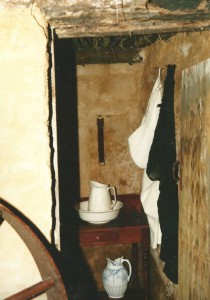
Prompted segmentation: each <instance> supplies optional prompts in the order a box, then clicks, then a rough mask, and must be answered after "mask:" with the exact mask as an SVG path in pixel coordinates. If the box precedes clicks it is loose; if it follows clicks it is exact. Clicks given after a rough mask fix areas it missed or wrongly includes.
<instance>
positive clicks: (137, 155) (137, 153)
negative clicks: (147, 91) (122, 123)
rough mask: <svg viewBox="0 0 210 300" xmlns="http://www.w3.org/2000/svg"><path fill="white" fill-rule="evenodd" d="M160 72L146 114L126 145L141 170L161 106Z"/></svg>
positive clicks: (146, 158)
mask: <svg viewBox="0 0 210 300" xmlns="http://www.w3.org/2000/svg"><path fill="white" fill-rule="evenodd" d="M160 70H161V69H159V73H158V77H157V79H156V81H155V84H154V87H153V89H152V93H151V95H150V98H149V102H148V105H147V110H146V113H145V115H144V117H143V119H142V122H141V125H140V126H139V128H137V129H136V130H135V131H134V132H133V133H132V134H131V135H130V136H129V138H128V145H129V150H130V154H131V157H132V159H133V161H134V163H135V164H136V165H137V166H138V167H139V168H141V169H146V167H147V161H148V158H149V151H150V148H151V145H152V141H153V138H154V132H155V128H156V125H157V121H158V117H159V113H160V108H159V107H158V104H161V99H162V93H163V86H162V84H161V80H160Z"/></svg>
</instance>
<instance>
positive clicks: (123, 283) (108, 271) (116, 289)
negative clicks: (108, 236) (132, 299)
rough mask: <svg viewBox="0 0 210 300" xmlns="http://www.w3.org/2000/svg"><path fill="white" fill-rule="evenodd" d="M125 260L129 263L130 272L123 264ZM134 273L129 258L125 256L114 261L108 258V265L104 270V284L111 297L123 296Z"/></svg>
mask: <svg viewBox="0 0 210 300" xmlns="http://www.w3.org/2000/svg"><path fill="white" fill-rule="evenodd" d="M123 262H127V263H128V267H129V272H128V271H127V269H126V268H125V267H124V266H123ZM131 273H132V267H131V264H130V262H129V260H128V259H123V256H122V257H120V258H117V259H115V260H114V261H112V260H111V259H109V258H107V266H106V268H105V269H104V271H103V277H102V279H103V285H104V288H105V291H106V292H107V294H108V296H109V297H110V298H115V299H116V298H122V297H123V296H124V294H125V291H126V289H127V285H128V282H129V280H130V277H131Z"/></svg>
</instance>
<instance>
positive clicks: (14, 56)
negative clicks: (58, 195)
mask: <svg viewBox="0 0 210 300" xmlns="http://www.w3.org/2000/svg"><path fill="white" fill-rule="evenodd" d="M44 26H45V23H44V22H43V20H42V19H41V17H40V16H39V14H38V12H36V18H34V17H33V16H32V11H31V9H26V8H14V7H13V8H11V9H9V8H8V9H6V8H1V10H0V28H1V30H0V114H1V118H0V148H1V155H0V170H1V171H0V191H1V192H0V196H1V197H2V198H4V199H5V200H7V201H8V202H10V203H11V204H12V205H14V206H15V207H16V208H18V209H19V210H20V211H21V212H23V213H24V214H25V215H26V216H27V217H28V218H29V219H30V220H31V221H32V222H34V223H35V225H36V226H37V227H38V228H39V229H40V230H41V231H42V233H44V235H45V236H46V237H47V239H50V229H51V205H52V203H51V201H52V200H51V171H50V149H49V136H48V92H47V78H46V74H47V68H48V59H47V52H46V43H47V37H46V35H45V32H44V30H43V28H44ZM0 244H1V251H0V269H1V272H0V299H3V298H4V297H6V296H9V295H10V294H13V293H15V292H17V291H19V290H21V289H23V288H25V287H28V286H30V285H31V284H33V283H37V282H38V281H39V280H40V275H39V273H38V272H37V267H36V265H35V263H34V262H33V259H32V257H31V255H30V254H29V252H28V250H27V249H26V247H25V244H23V242H22V240H20V238H19V237H18V236H17V235H16V233H15V232H14V231H13V230H12V229H11V228H10V227H9V226H8V225H7V224H6V223H5V222H4V223H3V224H2V225H1V226H0ZM45 298H46V297H45V296H42V297H40V299H45Z"/></svg>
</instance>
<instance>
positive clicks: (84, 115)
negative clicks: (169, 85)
mask: <svg viewBox="0 0 210 300" xmlns="http://www.w3.org/2000/svg"><path fill="white" fill-rule="evenodd" d="M209 42H210V33H209V32H200V33H179V34H177V35H176V36H174V37H173V38H171V39H170V41H169V42H164V41H158V42H157V43H156V44H154V45H151V46H149V47H147V48H145V49H144V50H142V51H141V53H140V55H141V56H142V57H143V62H142V63H140V64H135V65H133V66H130V65H126V64H119V65H86V66H85V67H83V66H78V97H79V99H78V101H79V138H80V174H81V194H82V196H87V195H88V193H89V187H88V181H89V179H90V178H91V179H96V180H101V181H103V182H107V183H111V184H112V185H115V186H116V187H117V189H118V192H119V193H123V194H124V193H130V192H131V193H132V192H137V193H138V192H140V185H141V175H142V173H141V171H140V170H139V169H138V168H137V167H136V166H135V165H134V164H133V162H132V161H131V158H130V156H129V151H128V145H127V138H128V136H129V135H130V134H131V133H132V132H133V131H134V130H135V129H136V128H137V127H138V126H139V124H140V121H141V119H142V117H143V113H144V111H145V109H146V105H147V101H148V98H149V95H150V93H151V89H152V87H153V84H154V82H155V79H156V76H157V72H158V70H157V68H158V67H163V68H164V69H163V70H162V79H163V80H164V78H165V74H166V65H167V64H176V65H177V68H176V74H175V111H176V115H175V118H176V136H177V158H178V159H179V148H180V141H179V140H180V123H179V122H180V118H179V117H180V115H179V111H180V98H181V74H182V70H183V69H185V68H187V67H189V66H192V65H194V64H197V63H199V62H201V61H203V60H205V59H207V58H209V57H210V48H209ZM97 114H101V115H103V116H104V118H105V127H104V130H105V158H106V164H105V166H99V164H98V158H97V126H96V117H97ZM186 209H187V207H186ZM86 251H87V250H86ZM122 251H124V250H123V249H122ZM86 255H87V257H89V259H88V260H89V264H90V266H91V267H92V268H93V270H95V265H94V264H95V261H96V258H94V259H92V258H91V255H88V253H87V254H86ZM105 255H107V253H105V252H104V250H103V249H101V250H100V251H99V250H98V251H97V254H96V256H97V270H99V269H100V270H103V267H104V257H106V256H105ZM109 256H110V257H113V258H114V257H115V249H114V247H112V248H111V247H110V254H109ZM153 259H154V260H155V266H156V267H155V268H157V270H158V272H159V276H160V278H161V277H162V287H160V286H159V287H158V289H154V291H155V290H158V291H159V294H156V295H155V298H154V299H167V298H168V299H173V298H174V299H177V292H176V288H177V287H176V286H173V285H171V284H170V282H167V279H166V278H165V276H164V274H163V273H162V264H161V263H159V261H158V255H155V254H153ZM101 261H102V262H103V264H102V265H101V266H99V262H101ZM97 272H98V274H97V275H95V276H96V278H100V276H101V274H100V272H99V271H97ZM99 280H100V279H99ZM156 282H161V281H160V280H157V281H156V279H155V278H153V283H152V284H154V285H155V284H156ZM99 285H100V282H99ZM168 285H169V286H170V290H169V291H168ZM153 296H154V295H153Z"/></svg>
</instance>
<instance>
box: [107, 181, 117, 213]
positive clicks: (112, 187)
mask: <svg viewBox="0 0 210 300" xmlns="http://www.w3.org/2000/svg"><path fill="white" fill-rule="evenodd" d="M108 190H113V196H114V203H113V204H112V205H111V208H113V207H114V206H115V204H116V203H117V197H116V190H115V187H114V186H109V187H108Z"/></svg>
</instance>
